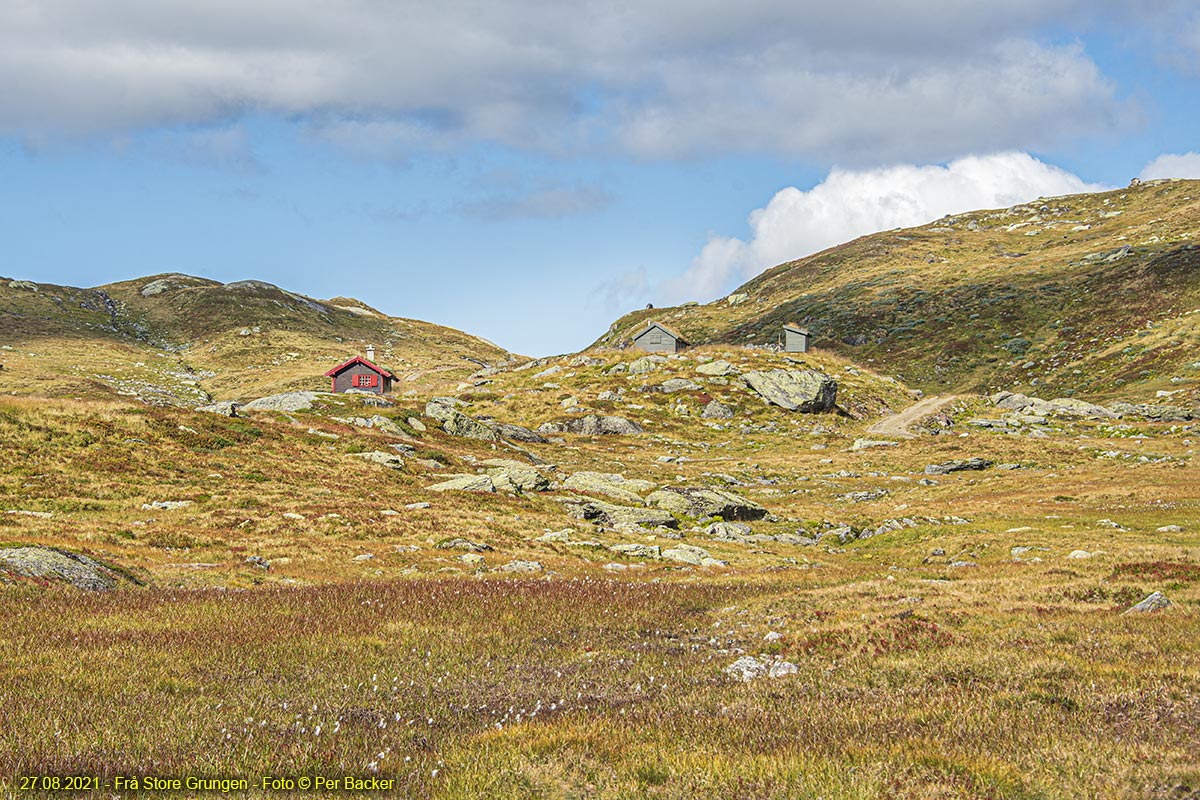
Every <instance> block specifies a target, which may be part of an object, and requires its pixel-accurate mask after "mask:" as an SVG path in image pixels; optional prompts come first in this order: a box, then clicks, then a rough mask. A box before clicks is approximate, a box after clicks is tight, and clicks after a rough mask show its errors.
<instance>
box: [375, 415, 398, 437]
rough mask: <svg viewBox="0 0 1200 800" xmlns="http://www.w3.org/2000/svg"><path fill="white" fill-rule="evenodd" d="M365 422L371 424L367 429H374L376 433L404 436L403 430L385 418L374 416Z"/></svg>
mask: <svg viewBox="0 0 1200 800" xmlns="http://www.w3.org/2000/svg"><path fill="white" fill-rule="evenodd" d="M367 421H368V422H369V423H371V424H370V425H369V426H368V427H371V428H374V429H375V430H377V431H383V432H384V433H386V434H388V435H390V436H404V435H405V434H404V429H403V428H401V427H400V426H399V425H397V424H396V423H395V422H393V421H392V420H390V419H388V418H387V417H385V416H382V415H380V414H375V415H374V416H372V417H370V418H368V420H367Z"/></svg>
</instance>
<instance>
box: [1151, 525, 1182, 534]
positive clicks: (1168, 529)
mask: <svg viewBox="0 0 1200 800" xmlns="http://www.w3.org/2000/svg"><path fill="white" fill-rule="evenodd" d="M1155 530H1157V531H1158V532H1159V533H1182V532H1183V527H1182V526H1179V525H1163V526H1162V527H1161V528H1156V529H1155Z"/></svg>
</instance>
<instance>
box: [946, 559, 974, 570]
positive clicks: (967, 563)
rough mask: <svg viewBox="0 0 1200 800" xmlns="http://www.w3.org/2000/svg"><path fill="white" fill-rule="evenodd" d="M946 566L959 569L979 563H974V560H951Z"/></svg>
mask: <svg viewBox="0 0 1200 800" xmlns="http://www.w3.org/2000/svg"><path fill="white" fill-rule="evenodd" d="M946 566H948V567H952V568H954V569H959V568H962V567H978V566H979V565H978V564H976V563H975V562H974V561H951V562H950V563H949V564H947V565H946Z"/></svg>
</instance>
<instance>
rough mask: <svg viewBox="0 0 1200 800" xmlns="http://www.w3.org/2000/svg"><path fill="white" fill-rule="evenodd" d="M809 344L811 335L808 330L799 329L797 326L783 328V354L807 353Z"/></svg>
mask: <svg viewBox="0 0 1200 800" xmlns="http://www.w3.org/2000/svg"><path fill="white" fill-rule="evenodd" d="M811 343H812V334H811V333H809V330H808V328H801V327H800V326H799V325H784V326H783V352H785V353H807V352H808V348H809V345H810V344H811Z"/></svg>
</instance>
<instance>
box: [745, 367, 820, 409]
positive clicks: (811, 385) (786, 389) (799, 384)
mask: <svg viewBox="0 0 1200 800" xmlns="http://www.w3.org/2000/svg"><path fill="white" fill-rule="evenodd" d="M742 380H744V381H745V382H746V385H747V386H749V387H750V388H751V389H752V390H754V392H756V393H757V394H758V395H759V396H760V397H762V398H763V399H764V400H766V401H767V402H768V403H770V404H772V405H776V406H779V407H780V408H784V409H787V410H788V411H799V412H801V413H804V414H815V413H819V412H823V411H831V410H832V409H833V407H834V406H835V405H836V403H837V381H835V380H834V379H833V378H831V377H829V376H828V375H826V374H825V373H824V372H818V371H816V370H812V369H802V370H786V369H773V370H769V371H758V370H756V371H754V372H747V373H746V374H744V375H743V376H742Z"/></svg>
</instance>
